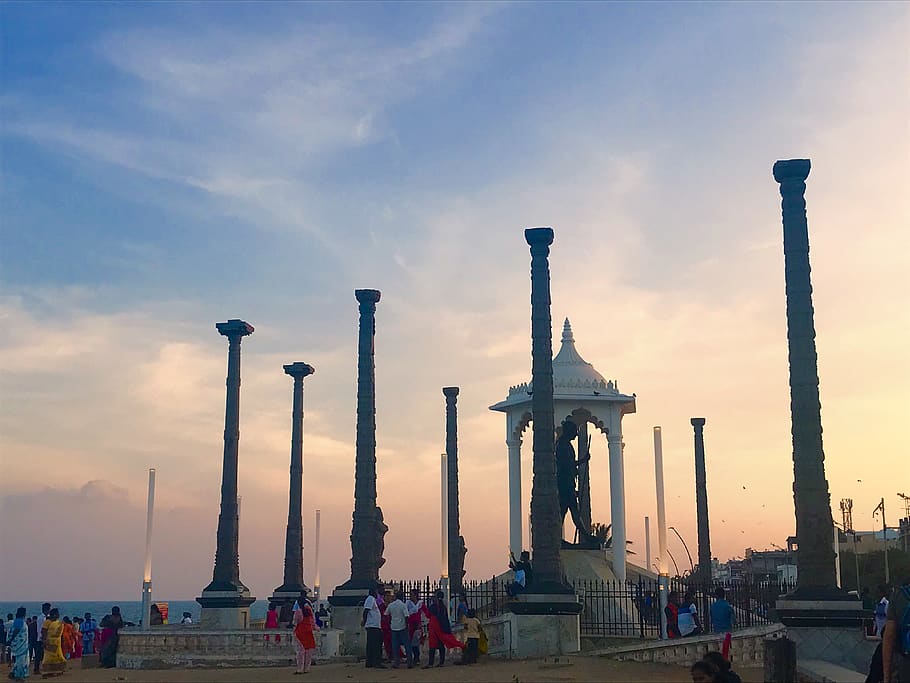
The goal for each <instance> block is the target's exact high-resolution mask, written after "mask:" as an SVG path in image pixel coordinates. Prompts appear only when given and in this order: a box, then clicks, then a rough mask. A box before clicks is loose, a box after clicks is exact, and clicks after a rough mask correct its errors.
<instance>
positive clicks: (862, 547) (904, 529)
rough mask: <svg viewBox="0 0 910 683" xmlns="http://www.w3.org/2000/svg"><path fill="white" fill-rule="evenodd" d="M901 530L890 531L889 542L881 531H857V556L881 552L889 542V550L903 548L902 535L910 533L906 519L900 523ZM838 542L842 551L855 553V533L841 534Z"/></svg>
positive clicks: (909, 525) (909, 524)
mask: <svg viewBox="0 0 910 683" xmlns="http://www.w3.org/2000/svg"><path fill="white" fill-rule="evenodd" d="M900 523H901V525H902V526H901V529H892V528H889V529H888V534H887V537H884V538H887V541H885V540H884V538H883V534H882V532H881V530H879V531H857V532H856V554H857V555H865V554H867V553H874V552H881V551H882V550H884V549H885V543H886V542H887V545H888V549H889V550H890V549H891V548H901V547H903V540H902V537H901V534H907V533H910V522H908V520H906V519H902V520H901V521H900ZM838 542H839V545H840V551H841V552H842V553H843V552H851V553H852V552H853V533H852V532H851V533H848V534H844V533H841V534H839V537H838Z"/></svg>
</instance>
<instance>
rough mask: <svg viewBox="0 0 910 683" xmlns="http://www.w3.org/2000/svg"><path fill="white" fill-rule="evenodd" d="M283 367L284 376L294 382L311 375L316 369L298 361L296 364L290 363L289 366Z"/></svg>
mask: <svg viewBox="0 0 910 683" xmlns="http://www.w3.org/2000/svg"><path fill="white" fill-rule="evenodd" d="M283 367H284V374H286V375H290V376H291V377H293V378H294V379H295V380H296V379H303V378H304V377H306V376H307V375H312V374H313V373H314V372H316V368H314V367H313V366H312V365H307V364H306V363H301V362H299V361H298V362H296V363H291V364H290V365H285V366H283Z"/></svg>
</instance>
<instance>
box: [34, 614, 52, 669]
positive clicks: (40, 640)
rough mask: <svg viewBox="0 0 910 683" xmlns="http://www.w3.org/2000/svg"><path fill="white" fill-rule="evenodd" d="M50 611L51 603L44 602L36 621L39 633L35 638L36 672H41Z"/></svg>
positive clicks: (36, 629) (36, 628)
mask: <svg viewBox="0 0 910 683" xmlns="http://www.w3.org/2000/svg"><path fill="white" fill-rule="evenodd" d="M50 611H51V603H49V602H45V603H42V605H41V614H39V615H38V616H37V620H36V622H35V631H36V632H37V633H38V636H37V639H36V640H35V673H40V671H41V661H42V660H43V659H44V635H43V634H44V622H45V621H46V620H47V615H48V614H50Z"/></svg>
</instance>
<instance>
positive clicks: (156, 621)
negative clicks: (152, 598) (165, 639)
mask: <svg viewBox="0 0 910 683" xmlns="http://www.w3.org/2000/svg"><path fill="white" fill-rule="evenodd" d="M162 625H164V616H163V615H162V614H161V608H160V607H158V603H157V602H153V603H152V607H151V609H150V610H149V626H162Z"/></svg>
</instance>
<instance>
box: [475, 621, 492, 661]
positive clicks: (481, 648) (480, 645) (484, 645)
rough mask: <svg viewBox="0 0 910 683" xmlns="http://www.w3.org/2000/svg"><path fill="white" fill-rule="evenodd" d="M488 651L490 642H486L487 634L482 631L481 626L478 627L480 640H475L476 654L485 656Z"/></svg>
mask: <svg viewBox="0 0 910 683" xmlns="http://www.w3.org/2000/svg"><path fill="white" fill-rule="evenodd" d="M489 650H490V641H489V640H487V632H486V631H484V630H483V626H481V627H480V638H478V639H477V652H478V653H479V654H482V655H485V654H487V652H489Z"/></svg>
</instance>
